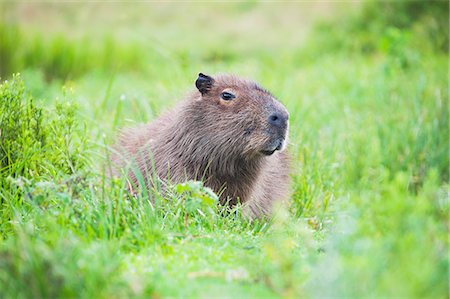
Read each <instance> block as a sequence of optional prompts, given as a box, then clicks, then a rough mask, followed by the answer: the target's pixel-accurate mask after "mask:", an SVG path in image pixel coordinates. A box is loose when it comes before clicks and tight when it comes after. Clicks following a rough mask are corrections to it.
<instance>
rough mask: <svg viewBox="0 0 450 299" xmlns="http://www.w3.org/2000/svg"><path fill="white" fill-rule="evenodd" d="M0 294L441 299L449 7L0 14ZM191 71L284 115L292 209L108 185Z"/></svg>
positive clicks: (87, 8)
mask: <svg viewBox="0 0 450 299" xmlns="http://www.w3.org/2000/svg"><path fill="white" fill-rule="evenodd" d="M0 5H1V6H0V8H1V11H2V16H1V18H0V76H1V81H2V83H1V85H0V204H1V206H0V298H68V297H69V298H70V297H82V298H127V297H138V298H139V297H145V298H148V297H151V298H344V297H345V298H368V297H370V298H448V297H449V228H450V222H449V213H450V209H449V183H448V182H449V98H448V93H449V87H448V80H449V77H448V66H449V62H448V50H449V48H448V46H449V40H448V36H449V29H448V22H449V15H448V11H449V4H448V2H446V1H442V2H440V1H434V2H423V1H417V2H414V1H413V2H411V1H409V2H401V1H398V2H380V3H377V2H368V3H360V4H351V3H350V2H349V3H345V2H341V3H326V2H325V3H320V4H314V3H312V2H311V3H309V2H301V3H283V4H277V3H259V2H241V3H234V4H225V3H216V4H214V5H213V4H206V3H204V2H196V3H191V4H182V3H136V4H133V5H128V4H127V5H125V4H122V3H109V4H102V3H98V2H95V3H90V4H83V3H79V2H70V3H65V4H55V3H32V2H2V3H1V4H0ZM198 72H205V73H208V74H215V73H234V74H238V75H240V76H243V77H250V78H253V79H255V80H256V81H258V82H260V83H261V85H263V86H264V87H266V88H267V89H269V90H270V91H271V92H273V94H275V95H276V96H277V97H278V98H279V99H280V101H282V102H283V103H284V104H285V105H286V107H287V108H288V110H289V112H290V115H291V118H290V125H291V131H290V134H291V135H290V144H289V152H290V153H291V155H292V157H293V161H294V166H293V171H292V181H293V183H292V196H291V200H290V203H289V205H288V206H283V207H280V208H279V209H278V210H277V213H276V214H275V215H274V216H273V218H271V219H265V220H263V219H260V220H254V221H250V220H248V219H245V218H244V217H242V216H241V215H240V210H239V207H237V208H236V213H231V214H227V215H225V216H224V215H223V213H221V212H222V209H221V208H220V207H218V206H217V205H216V204H215V200H216V199H215V196H214V195H211V194H210V193H209V192H208V190H206V189H205V188H203V187H202V185H201V184H200V183H194V182H191V183H189V184H187V185H178V186H173V190H172V193H171V194H172V195H171V196H170V197H169V198H162V197H160V198H157V200H156V201H155V202H154V203H152V204H151V203H149V202H148V201H147V200H146V196H145V194H142V195H141V196H139V197H138V198H133V197H130V196H128V194H127V193H126V191H125V190H123V188H122V183H121V182H120V181H119V180H115V181H111V180H109V179H107V178H106V177H105V168H107V162H106V161H107V153H108V147H109V146H110V145H111V144H113V142H114V138H115V136H116V134H117V132H118V130H119V129H120V128H122V127H126V126H132V125H134V124H137V123H141V122H146V121H149V120H152V119H154V118H155V117H157V115H158V114H159V113H160V112H161V111H163V110H165V109H167V108H168V107H170V106H172V105H173V104H174V103H175V102H176V101H178V100H179V99H180V98H182V97H183V94H185V93H186V92H187V91H189V90H190V89H193V88H194V85H193V84H194V81H195V79H196V76H197V74H198Z"/></svg>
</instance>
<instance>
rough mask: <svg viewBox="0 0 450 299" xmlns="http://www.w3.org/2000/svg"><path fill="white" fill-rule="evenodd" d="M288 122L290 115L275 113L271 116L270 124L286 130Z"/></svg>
mask: <svg viewBox="0 0 450 299" xmlns="http://www.w3.org/2000/svg"><path fill="white" fill-rule="evenodd" d="M287 121H288V115H287V114H283V113H279V112H278V113H273V114H271V115H270V116H269V124H271V125H273V126H275V127H278V128H286V126H287Z"/></svg>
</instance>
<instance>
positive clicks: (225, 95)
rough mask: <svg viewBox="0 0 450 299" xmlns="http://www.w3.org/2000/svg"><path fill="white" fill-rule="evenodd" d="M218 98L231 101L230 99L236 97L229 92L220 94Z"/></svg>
mask: <svg viewBox="0 0 450 299" xmlns="http://www.w3.org/2000/svg"><path fill="white" fill-rule="evenodd" d="M220 97H221V98H222V100H225V101H231V100H232V99H234V98H235V97H236V96H235V95H234V94H232V93H229V92H222V94H221V95H220Z"/></svg>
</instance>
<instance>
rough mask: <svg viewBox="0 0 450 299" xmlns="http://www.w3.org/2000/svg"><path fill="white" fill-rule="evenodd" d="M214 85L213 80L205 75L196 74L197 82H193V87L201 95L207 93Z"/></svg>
mask: <svg viewBox="0 0 450 299" xmlns="http://www.w3.org/2000/svg"><path fill="white" fill-rule="evenodd" d="M213 84H214V79H213V78H212V77H210V76H208V75H205V74H202V73H200V74H198V78H197V81H195V86H196V87H197V89H198V90H199V91H200V92H201V94H202V95H204V94H206V93H208V91H209V90H210V89H211V87H212V86H213Z"/></svg>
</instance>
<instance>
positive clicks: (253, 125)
mask: <svg viewBox="0 0 450 299" xmlns="http://www.w3.org/2000/svg"><path fill="white" fill-rule="evenodd" d="M195 85H196V87H197V89H198V91H199V93H200V94H199V95H198V96H197V97H195V99H194V102H195V104H194V105H192V106H191V107H192V109H195V111H191V112H190V113H189V115H195V120H193V121H192V122H190V123H192V124H195V125H196V126H197V130H198V132H199V133H201V134H202V135H203V138H201V140H198V141H200V143H201V145H203V146H208V147H209V148H214V150H213V152H214V153H216V154H219V157H220V156H223V155H227V154H228V155H239V156H242V157H245V158H252V157H255V156H269V155H272V154H273V153H274V152H275V151H281V150H283V149H284V148H285V147H286V142H287V134H288V127H289V124H288V118H289V113H288V111H287V110H286V108H285V107H284V106H283V104H281V103H280V102H279V101H278V100H277V99H275V97H274V96H273V95H272V94H270V93H269V92H268V91H267V90H265V89H264V88H262V87H260V86H259V85H258V84H256V83H255V82H253V81H248V80H242V79H239V78H236V77H234V76H230V75H220V76H214V77H211V76H207V75H204V74H202V73H200V74H199V75H198V78H197V80H196V82H195Z"/></svg>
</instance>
